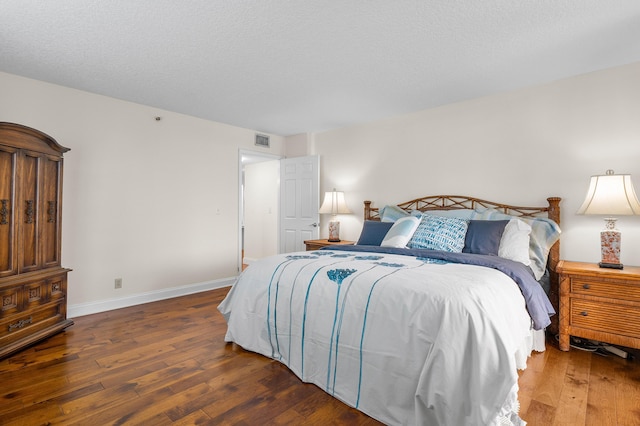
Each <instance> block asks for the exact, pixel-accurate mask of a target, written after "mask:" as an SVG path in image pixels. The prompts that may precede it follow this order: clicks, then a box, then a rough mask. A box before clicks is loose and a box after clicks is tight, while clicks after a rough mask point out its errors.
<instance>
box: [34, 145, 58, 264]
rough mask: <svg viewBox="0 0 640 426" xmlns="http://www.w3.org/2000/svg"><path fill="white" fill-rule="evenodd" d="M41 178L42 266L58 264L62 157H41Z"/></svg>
mask: <svg viewBox="0 0 640 426" xmlns="http://www.w3.org/2000/svg"><path fill="white" fill-rule="evenodd" d="M41 168H42V180H41V186H40V188H42V189H41V190H40V212H41V215H40V228H39V229H40V232H41V238H40V244H41V249H42V266H43V267H45V268H49V267H53V266H59V265H60V249H61V245H60V244H61V241H62V239H61V238H60V237H61V236H60V229H61V227H60V219H61V217H62V215H61V211H60V198H61V195H62V194H61V193H62V159H60V158H50V157H43V158H42V159H41Z"/></svg>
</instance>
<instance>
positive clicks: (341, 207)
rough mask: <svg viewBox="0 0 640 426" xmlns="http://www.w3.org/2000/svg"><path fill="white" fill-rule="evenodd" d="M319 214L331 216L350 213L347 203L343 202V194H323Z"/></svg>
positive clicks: (338, 192) (328, 192)
mask: <svg viewBox="0 0 640 426" xmlns="http://www.w3.org/2000/svg"><path fill="white" fill-rule="evenodd" d="M319 213H321V214H333V215H336V214H349V213H351V210H349V207H347V203H346V202H345V201H344V192H342V191H336V190H333V191H327V192H325V193H324V201H323V202H322V205H321V206H320V211H319Z"/></svg>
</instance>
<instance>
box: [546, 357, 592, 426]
mask: <svg viewBox="0 0 640 426" xmlns="http://www.w3.org/2000/svg"><path fill="white" fill-rule="evenodd" d="M591 357H592V355H591V354H588V353H585V352H582V351H571V352H570V353H569V361H568V365H567V372H566V374H565V376H564V382H563V385H562V391H561V392H560V399H559V401H558V407H564V408H563V409H561V410H556V415H555V418H554V422H553V424H554V425H557V426H563V425H582V424H585V422H586V415H587V398H588V394H589V374H590V370H591Z"/></svg>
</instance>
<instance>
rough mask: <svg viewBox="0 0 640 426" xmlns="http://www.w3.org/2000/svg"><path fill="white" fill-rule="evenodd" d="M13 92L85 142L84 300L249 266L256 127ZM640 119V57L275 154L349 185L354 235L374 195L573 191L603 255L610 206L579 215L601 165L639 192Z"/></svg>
mask: <svg viewBox="0 0 640 426" xmlns="http://www.w3.org/2000/svg"><path fill="white" fill-rule="evenodd" d="M0 93H2V96H0V120H2V121H9V122H16V123H20V124H25V125H27V126H30V127H34V128H36V129H38V130H41V131H43V132H45V133H48V134H49V135H51V136H52V137H54V138H55V139H57V140H58V142H59V143H61V144H62V145H65V146H67V147H69V148H71V151H70V152H69V153H67V154H66V157H65V182H64V209H63V264H64V266H67V267H70V268H73V269H74V271H73V272H72V273H71V274H70V283H69V290H70V291H69V303H70V305H72V306H74V305H75V306H78V305H83V304H91V303H100V302H101V301H109V300H113V299H122V298H127V297H133V296H134V295H139V294H147V293H150V292H158V291H162V290H163V289H168V288H174V287H178V286H183V285H184V286H186V285H191V284H194V283H202V282H210V281H216V280H222V281H224V280H227V281H228V280H229V279H231V278H232V277H233V276H235V275H236V274H237V271H236V265H237V260H238V259H237V253H238V251H239V246H238V235H239V227H238V226H239V224H238V217H239V213H238V204H239V203H238V176H239V173H238V150H239V149H251V150H260V149H259V148H257V147H255V146H254V145H253V141H254V134H255V132H254V131H252V130H248V129H242V128H237V127H233V126H228V125H224V124H220V123H215V122H211V121H206V120H201V119H197V118H193V117H188V116H184V115H180V114H175V113H170V112H167V111H162V110H158V109H155V108H150V107H146V106H142V105H137V104H133V103H129V102H124V101H119V100H116V99H112V98H108V97H104V96H99V95H94V94H90V93H86V92H82V91H77V90H73V89H68V88H65V87H61V86H56V85H51V84H47V83H43V82H39V81H35V80H30V79H26V78H22V77H17V76H14V75H11V74H5V73H0ZM156 116H161V117H162V120H161V121H159V122H158V121H155V119H154V117H156ZM639 117H640V64H632V65H628V66H625V67H619V68H615V69H610V70H605V71H601V72H597V73H592V74H588V75H584V76H579V77H575V78H570V79H566V80H562V81H558V82H555V83H551V84H548V85H545V86H539V87H533V88H528V89H523V90H519V91H514V92H509V93H504V94H500V95H495V96H490V97H485V98H480V99H474V100H470V101H466V102H460V103H457V104H453V105H448V106H444V107H441V108H436V109H431V110H426V111H420V112H416V113H413V114H409V115H404V116H401V117H394V118H389V119H386V120H381V121H377V122H374V123H369V124H363V125H359V126H352V127H348V128H343V129H338V130H334V131H329V132H324V133H319V134H305V135H297V136H294V137H292V138H286V141H285V138H282V137H278V136H275V135H272V137H271V149H269V150H264V152H267V153H270V154H277V155H283V154H284V153H285V152H284V151H285V145H286V151H287V154H288V156H297V155H304V154H305V153H309V154H319V155H320V156H321V161H320V163H321V179H322V180H321V191H325V190H330V189H331V188H333V187H335V188H338V189H340V190H342V191H345V193H346V197H347V202H348V204H349V206H350V207H351V209H352V210H353V211H354V213H355V214H353V215H343V216H340V217H339V220H340V221H341V237H342V238H343V239H357V237H358V235H359V233H360V229H361V225H362V213H361V212H362V201H363V200H364V199H372V200H374V202H375V203H376V205H378V206H382V205H384V204H387V203H396V202H400V201H405V200H408V199H411V198H415V197H419V196H422V195H427V194H438V193H439V194H462V195H474V196H478V197H482V198H486V199H490V200H494V201H501V202H505V203H513V204H543V203H545V199H546V197H548V196H560V197H563V203H562V207H563V216H562V228H563V230H564V232H563V237H562V256H563V257H564V258H568V259H573V260H584V261H597V260H599V256H600V255H599V240H598V239H599V231H600V229H601V228H602V218H600V217H589V216H577V215H575V213H574V212H575V211H576V210H577V209H578V207H579V205H580V204H581V202H582V200H583V197H584V195H585V193H586V190H587V186H588V182H589V176H590V175H592V174H599V173H604V171H605V170H606V169H609V168H611V169H614V170H615V171H616V172H619V173H623V172H624V173H631V174H632V176H633V181H634V183H635V185H636V188H637V189H638V190H640V118H639ZM298 144H304V145H306V147H305V148H304V149H298V148H300V146H299V145H298ZM298 151H299V152H298ZM305 151H306V152H305ZM292 153H293V154H296V155H291V154H292ZM326 221H327V218H323V224H322V228H321V237H326V234H327V229H326V225H327V223H326ZM618 227H619V228H620V229H621V230H622V231H623V241H622V261H623V263H627V264H636V265H638V264H640V217H637V216H636V217H622V218H620V219H619V221H618ZM117 277H121V278H123V284H124V285H123V288H122V289H121V290H114V289H113V280H114V278H117ZM140 301H144V300H143V299H141V300H140Z"/></svg>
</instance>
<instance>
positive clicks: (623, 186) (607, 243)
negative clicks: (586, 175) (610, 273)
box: [578, 170, 640, 269]
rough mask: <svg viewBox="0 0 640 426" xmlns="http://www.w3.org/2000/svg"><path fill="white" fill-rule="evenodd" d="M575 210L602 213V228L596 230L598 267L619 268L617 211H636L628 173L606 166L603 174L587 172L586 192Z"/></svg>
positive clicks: (639, 206)
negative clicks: (599, 258) (588, 176)
mask: <svg viewBox="0 0 640 426" xmlns="http://www.w3.org/2000/svg"><path fill="white" fill-rule="evenodd" d="M578 214H597V215H604V216H605V218H604V222H605V229H604V230H603V231H602V232H601V233H600V247H601V256H602V261H601V262H600V263H599V264H598V265H599V266H600V267H601V268H614V269H622V268H623V266H622V263H620V237H621V233H620V231H619V230H617V229H616V218H615V217H612V216H614V215H615V216H619V215H640V202H638V197H637V196H636V193H635V191H634V189H633V183H632V182H631V175H616V174H615V173H614V172H613V170H607V172H606V174H604V175H597V176H591V183H590V184H589V190H588V191H587V196H586V198H585V200H584V203H582V206H581V207H580V209H578Z"/></svg>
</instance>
